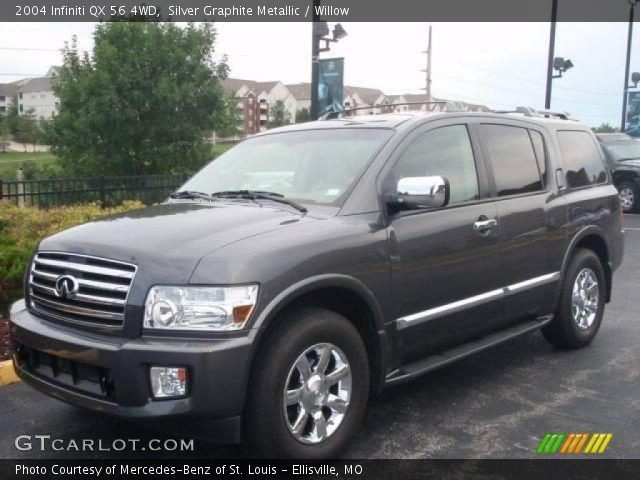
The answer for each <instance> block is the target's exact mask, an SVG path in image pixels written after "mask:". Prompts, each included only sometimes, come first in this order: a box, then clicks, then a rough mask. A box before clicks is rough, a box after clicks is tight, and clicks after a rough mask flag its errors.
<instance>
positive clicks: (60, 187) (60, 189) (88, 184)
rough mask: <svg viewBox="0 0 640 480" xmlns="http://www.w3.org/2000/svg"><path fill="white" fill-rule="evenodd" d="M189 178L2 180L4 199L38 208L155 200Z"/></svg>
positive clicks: (163, 196)
mask: <svg viewBox="0 0 640 480" xmlns="http://www.w3.org/2000/svg"><path fill="white" fill-rule="evenodd" d="M188 178H189V175H188V174H180V175H136V176H125V177H85V178H53V179H47V180H23V181H18V180H12V181H2V180H0V200H6V199H8V200H10V201H12V202H14V203H15V204H17V205H26V206H33V207H38V208H49V207H52V206H58V205H71V204H74V203H87V202H99V203H100V204H102V205H103V206H111V205H117V204H120V203H122V201H124V200H140V201H141V202H143V203H145V204H151V203H157V202H161V201H162V200H164V199H165V198H167V197H168V196H169V194H170V193H171V192H173V191H175V189H176V188H178V187H179V186H180V185H182V184H183V183H184V182H186V181H187V179H188Z"/></svg>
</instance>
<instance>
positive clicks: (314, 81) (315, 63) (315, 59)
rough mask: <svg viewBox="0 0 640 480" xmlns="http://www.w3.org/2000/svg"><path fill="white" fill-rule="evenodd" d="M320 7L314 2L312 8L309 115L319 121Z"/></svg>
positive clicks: (317, 2)
mask: <svg viewBox="0 0 640 480" xmlns="http://www.w3.org/2000/svg"><path fill="white" fill-rule="evenodd" d="M318 6H320V0H313V4H312V5H311V8H312V9H313V11H312V12H311V19H312V20H313V21H312V23H311V107H310V108H309V113H310V117H311V120H312V121H313V120H317V119H318V76H319V74H320V65H319V62H320V37H321V35H318V22H319V20H320V19H319V17H318V15H317V14H316V12H317V10H316V7H318Z"/></svg>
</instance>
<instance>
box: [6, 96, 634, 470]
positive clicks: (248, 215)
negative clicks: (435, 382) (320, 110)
mask: <svg viewBox="0 0 640 480" xmlns="http://www.w3.org/2000/svg"><path fill="white" fill-rule="evenodd" d="M446 110H448V111H443V112H440V113H402V114H390V115H381V116H366V115H362V116H353V117H346V118H338V119H333V120H327V121H318V122H310V123H305V124H302V125H295V126H289V127H284V128H279V129H275V130H270V131H268V132H266V133H263V134H259V135H256V136H254V137H252V138H249V139H247V140H245V141H244V142H242V143H240V144H239V145H238V146H236V147H234V148H232V149H230V150H229V151H228V152H227V153H225V154H224V155H222V156H221V157H219V158H218V159H216V160H215V161H214V162H212V163H211V164H209V165H208V166H207V167H205V168H204V169H203V170H202V171H200V172H199V173H197V174H196V175H195V176H194V177H193V178H192V179H191V180H189V181H188V182H187V183H186V184H185V185H184V186H183V187H182V189H180V191H179V192H176V193H175V194H174V195H173V196H172V198H171V199H168V200H167V201H166V202H165V203H163V204H161V205H156V206H152V207H149V208H146V209H143V210H139V211H134V212H129V213H125V214H122V215H119V216H115V217H112V218H108V219H104V220H99V221H94V222H91V223H88V224H85V225H82V226H79V227H75V228H72V229H70V230H67V231H64V232H62V233H58V234H56V235H53V236H51V237H49V238H47V239H45V240H44V241H42V243H41V244H40V246H39V248H38V251H37V252H36V254H35V256H34V257H33V259H32V261H31V263H30V265H29V268H28V274H27V277H26V282H25V283H26V285H25V299H24V300H21V301H19V302H17V303H16V304H14V305H13V307H12V311H11V332H12V338H13V342H14V349H15V354H14V356H13V361H14V365H15V368H16V371H17V372H18V374H19V375H20V377H21V378H22V379H23V380H24V381H25V382H26V383H28V384H30V385H32V386H33V387H34V388H37V389H39V390H41V391H43V392H45V393H47V394H48V395H51V396H54V397H56V398H58V399H60V400H63V401H66V402H69V403H72V404H75V405H79V406H82V407H85V408H89V409H92V410H94V411H97V412H103V413H107V414H112V415H117V416H121V417H129V418H131V419H135V420H137V421H146V422H148V423H151V424H155V425H157V426H159V427H162V428H173V429H176V430H179V431H181V432H183V433H186V434H188V435H207V436H208V437H209V438H214V439H217V440H222V441H228V442H238V441H240V440H241V438H242V439H243V440H244V441H245V443H246V444H247V445H248V446H249V447H250V448H251V451H252V453H253V454H257V455H263V456H272V457H298V458H320V457H333V456H338V455H340V454H341V453H342V452H344V447H345V444H346V442H347V441H348V440H349V439H350V438H351V437H352V436H353V435H354V433H355V432H356V429H357V427H358V425H359V423H360V421H361V419H362V417H363V415H364V413H365V406H366V404H367V399H368V397H369V395H370V394H371V393H377V392H380V391H381V390H382V389H383V388H385V387H388V386H391V385H395V384H398V383H401V382H405V381H408V380H411V379H413V378H415V377H417V376H419V375H423V374H425V373H427V372H430V371H432V370H434V369H435V368H438V367H441V366H443V365H447V364H449V363H451V362H453V361H455V360H458V359H460V358H463V357H465V356H467V355H470V354H472V353H474V352H478V351H481V350H484V349H486V348H488V347H491V346H494V345H497V344H499V343H501V342H504V341H507V340H509V339H512V338H514V337H516V336H519V335H523V334H526V333H528V332H533V331H537V330H540V329H541V330H542V333H543V335H544V336H545V338H547V339H548V340H549V341H550V342H551V343H553V344H554V345H557V346H560V347H567V348H579V347H584V346H586V345H588V344H589V343H590V342H591V341H592V340H593V339H594V337H595V336H596V333H597V332H598V329H599V328H600V325H601V321H602V318H603V312H604V308H605V303H607V302H608V301H609V300H610V298H611V291H612V285H613V283H612V274H613V272H614V270H615V269H616V268H617V267H618V266H619V265H620V263H621V261H622V255H623V237H622V235H623V233H622V215H621V210H620V200H619V196H618V192H617V191H616V189H615V187H614V186H613V183H612V178H611V175H610V174H609V171H608V169H607V167H606V164H605V160H604V157H603V154H602V150H601V148H600V146H599V144H598V142H597V140H596V138H595V137H594V135H593V134H592V133H591V131H590V130H589V128H588V127H586V126H584V125H582V124H581V123H578V122H576V121H572V120H569V119H567V117H565V116H564V115H556V114H553V113H551V112H543V113H539V112H535V111H532V110H529V109H520V110H519V111H518V112H517V113H482V114H480V113H468V112H462V111H456V109H455V108H447V109H446ZM545 116H547V117H553V118H545ZM567 368H568V369H575V368H576V366H575V365H567Z"/></svg>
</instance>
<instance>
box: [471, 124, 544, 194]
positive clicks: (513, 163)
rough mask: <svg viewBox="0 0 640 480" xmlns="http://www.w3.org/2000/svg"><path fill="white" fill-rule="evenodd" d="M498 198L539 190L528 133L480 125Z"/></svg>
mask: <svg viewBox="0 0 640 480" xmlns="http://www.w3.org/2000/svg"><path fill="white" fill-rule="evenodd" d="M480 129H481V132H482V138H483V140H484V144H485V146H486V148H487V153H488V154H489V158H490V160H491V165H492V167H493V176H494V178H495V181H496V192H497V194H498V196H499V197H504V196H506V195H516V194H522V193H529V192H536V191H539V190H542V179H541V176H540V170H539V168H538V160H537V158H536V155H535V152H534V149H533V144H532V143H531V137H529V131H528V130H527V129H526V128H521V127H512V126H508V125H481V126H480Z"/></svg>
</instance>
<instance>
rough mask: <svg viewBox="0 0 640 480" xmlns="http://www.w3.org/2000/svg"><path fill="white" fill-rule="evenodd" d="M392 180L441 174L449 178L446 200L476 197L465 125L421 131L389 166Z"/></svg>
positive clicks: (472, 160) (456, 200) (476, 192)
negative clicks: (448, 194) (396, 161)
mask: <svg viewBox="0 0 640 480" xmlns="http://www.w3.org/2000/svg"><path fill="white" fill-rule="evenodd" d="M393 174H394V177H395V180H396V182H397V181H398V180H400V179H401V178H404V177H428V176H432V175H442V176H443V177H447V179H448V180H449V186H450V188H451V195H450V198H449V204H455V203H461V202H467V201H470V200H477V199H478V198H480V193H479V190H478V175H477V174H476V164H475V162H474V159H473V150H472V148H471V140H470V139H469V133H468V132H467V127H466V126H465V125H453V126H450V127H442V128H437V129H434V130H430V131H428V132H425V133H423V134H422V135H421V136H419V137H418V138H417V139H416V140H415V141H414V142H413V143H412V144H411V145H409V147H408V148H407V149H406V150H405V151H404V153H403V154H402V156H401V157H400V159H399V160H398V163H396V165H395V166H394V167H393Z"/></svg>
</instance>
